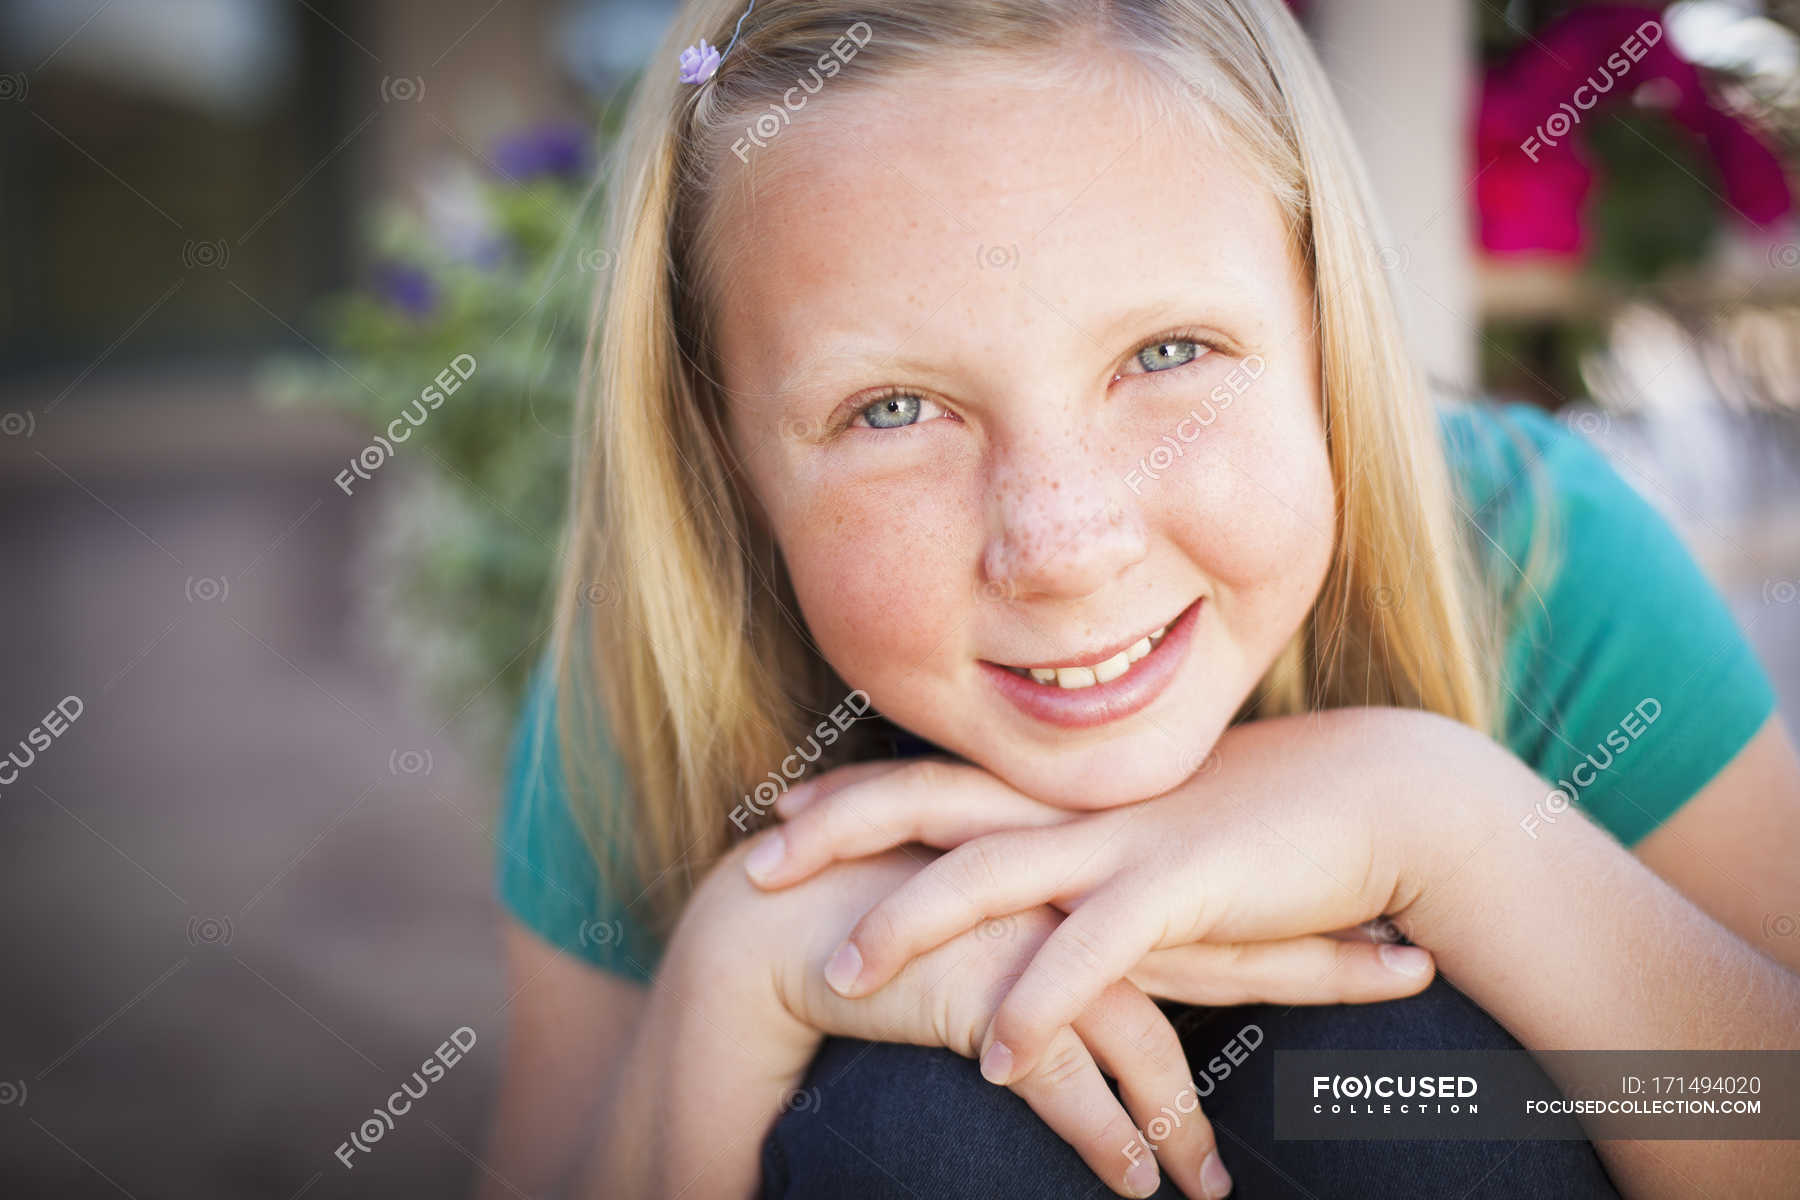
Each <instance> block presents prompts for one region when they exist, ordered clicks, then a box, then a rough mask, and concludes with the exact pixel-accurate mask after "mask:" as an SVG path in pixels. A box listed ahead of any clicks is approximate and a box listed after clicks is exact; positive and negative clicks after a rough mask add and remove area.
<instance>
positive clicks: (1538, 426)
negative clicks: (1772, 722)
mask: <svg viewBox="0 0 1800 1200" xmlns="http://www.w3.org/2000/svg"><path fill="white" fill-rule="evenodd" d="M1489 419H1490V420H1493V421H1494V423H1495V425H1496V427H1498V426H1502V425H1506V424H1510V425H1511V426H1512V427H1513V428H1514V429H1515V430H1517V431H1519V432H1520V433H1521V434H1523V436H1524V439H1525V442H1526V446H1525V447H1518V448H1515V449H1503V450H1501V451H1500V452H1499V453H1498V454H1497V455H1496V454H1495V453H1494V452H1493V451H1492V450H1490V451H1489V452H1488V462H1489V465H1490V467H1491V466H1492V465H1493V464H1495V463H1498V464H1499V466H1500V469H1499V471H1498V473H1497V474H1494V475H1490V477H1489V479H1490V486H1489V487H1488V488H1487V489H1486V492H1485V495H1484V497H1483V498H1482V499H1481V500H1480V501H1479V503H1480V504H1481V507H1483V508H1484V509H1485V510H1486V511H1485V512H1483V513H1479V514H1477V515H1478V517H1480V518H1481V520H1482V524H1483V525H1484V527H1485V528H1486V529H1487V531H1488V533H1489V535H1490V537H1491V539H1492V542H1491V544H1492V546H1493V547H1495V548H1497V549H1500V550H1503V551H1504V552H1505V554H1506V555H1507V557H1509V558H1510V559H1512V560H1513V562H1514V563H1517V564H1519V565H1523V564H1524V563H1525V562H1526V558H1527V555H1528V554H1529V552H1530V551H1531V549H1532V545H1531V543H1532V540H1533V539H1534V538H1538V537H1541V536H1543V533H1542V529H1541V527H1540V525H1539V523H1538V521H1537V519H1536V518H1537V515H1538V513H1537V509H1536V503H1535V499H1534V497H1535V496H1536V495H1537V494H1538V493H1537V492H1536V490H1535V489H1534V488H1533V487H1532V484H1531V481H1530V476H1529V474H1528V471H1527V469H1526V462H1525V458H1526V455H1527V453H1535V455H1536V457H1537V460H1538V462H1539V464H1540V469H1541V470H1542V472H1543V476H1544V478H1543V483H1544V485H1545V486H1544V487H1543V495H1544V497H1545V498H1546V499H1547V500H1548V502H1549V503H1551V504H1553V505H1554V506H1555V513H1554V516H1555V522H1554V529H1553V532H1552V533H1551V535H1550V543H1551V549H1550V555H1549V557H1550V561H1551V563H1552V564H1553V565H1552V566H1551V567H1550V569H1549V570H1548V571H1547V572H1546V573H1545V574H1546V580H1547V582H1543V583H1540V584H1539V585H1538V587H1537V589H1536V593H1535V594H1531V593H1527V594H1525V595H1524V596H1523V597H1522V599H1521V603H1520V605H1519V607H1518V608H1517V609H1516V610H1515V616H1514V621H1515V624H1514V625H1513V627H1512V628H1511V629H1510V631H1509V633H1508V637H1507V645H1506V672H1505V677H1506V682H1507V696H1506V702H1505V725H1506V731H1505V740H1506V742H1507V744H1508V745H1509V747H1510V748H1511V749H1512V750H1513V752H1514V753H1515V754H1517V755H1518V756H1519V757H1520V758H1521V759H1523V760H1524V761H1525V762H1526V763H1528V764H1530V765H1531V766H1532V768H1533V769H1534V770H1536V772H1537V773H1538V774H1539V775H1540V776H1541V777H1543V778H1544V779H1545V780H1546V781H1547V783H1548V784H1549V785H1550V787H1551V789H1552V791H1551V792H1550V793H1548V794H1547V796H1546V797H1545V798H1544V799H1546V800H1548V799H1549V798H1550V796H1551V795H1554V793H1555V792H1561V793H1562V796H1563V797H1566V800H1572V801H1573V802H1574V803H1575V804H1576V805H1577V806H1578V807H1579V808H1581V809H1582V811H1584V812H1585V813H1587V814H1588V816H1590V817H1591V818H1592V819H1593V820H1595V821H1596V822H1597V823H1599V824H1600V825H1602V826H1604V827H1605V828H1606V829H1608V830H1609V831H1610V832H1611V833H1612V834H1613V836H1614V837H1616V838H1617V839H1618V840H1619V841H1620V842H1621V843H1623V844H1624V845H1625V846H1627V847H1631V846H1635V845H1636V844H1637V843H1638V842H1639V841H1640V840H1642V839H1643V838H1644V837H1645V836H1646V835H1647V834H1649V833H1650V832H1651V831H1652V830H1654V829H1655V828H1656V827H1657V826H1658V825H1660V824H1661V823H1662V822H1663V821H1664V820H1666V819H1667V818H1668V817H1669V815H1670V814H1672V813H1673V812H1675V810H1677V809H1678V808H1680V807H1681V806H1682V805H1683V804H1684V803H1686V802H1687V801H1688V800H1689V799H1690V798H1692V797H1693V796H1694V795H1695V794H1696V793H1697V792H1699V791H1700V790H1701V789H1702V788H1704V787H1705V786H1706V784H1707V783H1708V782H1710V781H1711V780H1712V778H1713V777H1714V776H1715V775H1717V774H1718V773H1719V771H1720V770H1721V769H1722V768H1723V767H1724V766H1725V765H1726V764H1727V763H1729V762H1730V761H1731V759H1732V758H1733V757H1735V756H1736V754H1737V753H1738V751H1739V750H1741V749H1742V748H1743V746H1744V745H1745V743H1747V742H1748V741H1749V740H1750V738H1751V737H1752V736H1753V735H1754V734H1755V733H1756V731H1757V730H1758V729H1759V728H1761V726H1762V725H1763V723H1764V721H1765V720H1767V718H1768V717H1769V714H1770V713H1771V712H1772V711H1773V710H1774V707H1775V693H1774V689H1773V687H1772V686H1771V684H1770V682H1769V678H1768V676H1767V674H1766V673H1765V672H1764V670H1763V667H1762V665H1761V663H1760V662H1758V660H1757V657H1756V654H1755V651H1754V650H1753V649H1752V648H1751V646H1750V644H1749V643H1748V641H1747V640H1746V639H1745V637H1744V635H1743V633H1742V631H1741V630H1740V629H1739V628H1738V625H1737V623H1736V621H1735V620H1734V619H1733V617H1732V615H1731V613H1730V611H1729V609H1728V608H1727V607H1726V605H1725V602H1724V600H1723V599H1722V597H1721V596H1720V595H1719V593H1718V592H1717V591H1716V590H1715V589H1714V587H1713V585H1712V584H1711V583H1710V582H1709V581H1708V579H1707V578H1706V576H1705V574H1704V573H1703V572H1702V570H1701V569H1700V567H1699V565H1698V564H1697V563H1696V562H1695V561H1694V559H1693V557H1692V555H1690V554H1689V552H1688V550H1687V548H1686V547H1685V546H1684V545H1683V544H1682V542H1681V540H1680V539H1679V537H1678V536H1677V535H1676V534H1675V532H1674V530H1673V529H1671V528H1670V526H1669V524H1668V523H1667V522H1666V521H1665V520H1664V518H1663V517H1662V516H1661V514H1660V513H1658V512H1657V510H1656V509H1655V508H1654V507H1653V506H1652V505H1651V504H1650V503H1649V502H1648V501H1646V500H1645V499H1644V498H1643V497H1642V496H1641V495H1639V494H1638V492H1636V491H1635V490H1634V489H1633V488H1632V487H1631V485H1630V484H1628V483H1627V482H1626V481H1625V480H1624V479H1622V478H1621V477H1620V476H1619V474H1618V473H1617V472H1616V471H1615V470H1614V469H1613V467H1612V466H1611V464H1610V463H1608V461H1607V460H1606V458H1605V457H1604V456H1603V455H1602V454H1601V453H1600V452H1599V451H1598V450H1596V449H1595V448H1594V447H1593V446H1592V445H1591V444H1590V443H1589V442H1588V441H1587V440H1586V439H1585V438H1583V437H1582V436H1581V435H1580V434H1579V433H1577V432H1575V431H1574V430H1571V429H1569V428H1567V427H1565V426H1564V425H1562V424H1561V423H1560V422H1558V421H1556V420H1555V419H1554V418H1552V417H1550V416H1549V415H1548V414H1545V413H1543V412H1542V411H1541V410H1538V409H1534V408H1530V407H1528V406H1524V405H1507V406H1504V407H1503V408H1501V409H1500V410H1499V411H1498V412H1497V413H1492V414H1491V415H1490V417H1489ZM1500 440H1501V441H1502V442H1504V440H1505V434H1504V433H1502V434H1501V438H1500ZM1561 802H1566V801H1563V800H1560V799H1559V800H1558V801H1557V802H1556V803H1561ZM1556 803H1551V804H1547V805H1543V810H1544V811H1543V812H1542V813H1541V814H1540V817H1539V819H1540V821H1542V822H1543V823H1544V824H1545V825H1548V824H1550V822H1551V821H1552V820H1553V818H1554V816H1555V813H1556V811H1557V809H1556ZM1539 828H1541V827H1539Z"/></svg>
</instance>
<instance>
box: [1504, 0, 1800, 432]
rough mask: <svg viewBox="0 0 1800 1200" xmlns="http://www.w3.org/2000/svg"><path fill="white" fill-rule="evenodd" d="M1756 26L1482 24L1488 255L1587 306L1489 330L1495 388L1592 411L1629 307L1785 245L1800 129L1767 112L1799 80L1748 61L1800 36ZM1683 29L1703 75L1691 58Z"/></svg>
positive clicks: (1718, 22)
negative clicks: (1755, 47)
mask: <svg viewBox="0 0 1800 1200" xmlns="http://www.w3.org/2000/svg"><path fill="white" fill-rule="evenodd" d="M1747 22H1748V18H1746V17H1744V15H1743V14H1741V13H1735V12H1729V11H1727V10H1726V6H1723V5H1718V4H1711V5H1707V4H1677V5H1673V6H1670V7H1669V8H1667V9H1661V8H1655V7H1648V6H1643V5H1621V4H1610V3H1592V4H1584V3H1575V4H1571V3H1568V0H1509V2H1508V3H1507V4H1505V5H1504V6H1503V7H1502V6H1498V5H1486V6H1483V7H1482V8H1481V10H1480V31H1481V45H1482V57H1483V59H1484V62H1485V69H1484V73H1483V77H1482V82H1481V89H1480V96H1479V107H1478V110H1477V114H1476V138H1475V142H1476V144H1475V155H1476V160H1477V162H1478V164H1479V166H1478V168H1477V170H1478V174H1477V177H1476V181H1475V193H1476V199H1477V217H1478V230H1479V236H1480V241H1481V245H1482V249H1483V250H1484V251H1485V252H1486V253H1487V254H1488V255H1489V256H1490V258H1491V259H1495V260H1501V259H1509V258H1518V259H1523V260H1526V261H1528V262H1529V261H1532V260H1536V261H1538V262H1543V261H1546V260H1548V261H1551V262H1560V263H1562V264H1564V265H1565V266H1566V268H1567V269H1568V270H1569V271H1570V274H1571V281H1570V283H1569V285H1568V286H1569V290H1570V292H1571V293H1572V294H1576V295H1579V296H1581V297H1584V298H1585V301H1586V302H1584V303H1581V304H1576V305H1574V306H1572V307H1571V308H1569V309H1567V310H1557V311H1547V312H1544V313H1542V314H1539V315H1537V316H1533V317H1524V316H1521V315H1519V314H1516V313H1515V314H1509V315H1508V316H1507V317H1505V318H1499V319H1494V320H1490V321H1489V322H1488V323H1487V325H1486V327H1485V328H1484V330H1483V338H1484V352H1483V361H1484V374H1483V378H1484V379H1486V380H1488V381H1489V382H1490V383H1491V384H1497V385H1500V386H1503V387H1505V388H1507V389H1508V390H1510V391H1514V392H1517V393H1520V394H1524V395H1528V396H1531V397H1532V398H1534V399H1537V400H1538V401H1539V402H1541V403H1544V404H1546V405H1549V406H1552V407H1554V406H1555V405H1556V404H1557V403H1559V402H1560V400H1561V399H1563V398H1565V397H1571V396H1577V395H1580V394H1581V391H1582V384H1581V369H1580V363H1581V359H1582V357H1583V355H1585V354H1586V353H1587V352H1589V351H1591V350H1593V349H1594V348H1595V347H1596V346H1597V345H1600V344H1603V343H1604V341H1605V339H1606V337H1607V336H1608V335H1607V333H1606V329H1607V326H1608V318H1609V316H1610V313H1611V311H1612V310H1614V309H1615V308H1616V306H1617V303H1619V302H1621V300H1622V298H1624V297H1628V296H1642V295H1645V294H1648V293H1650V292H1652V291H1656V290H1662V289H1666V288H1668V287H1674V286H1678V285H1680V284H1681V283H1682V282H1683V281H1692V280H1695V279H1698V278H1702V277H1704V275H1705V274H1706V273H1707V271H1708V270H1709V269H1710V268H1711V267H1712V266H1713V264H1714V263H1715V262H1716V261H1717V260H1718V259H1719V257H1720V255H1721V253H1722V252H1724V251H1726V250H1728V248H1729V246H1728V243H1729V242H1730V241H1732V240H1742V241H1745V242H1747V243H1754V241H1755V240H1756V239H1757V238H1762V239H1773V240H1776V241H1779V240H1780V239H1781V238H1782V236H1783V231H1784V230H1786V229H1791V228H1792V210H1793V201H1792V193H1791V190H1790V187H1789V185H1788V182H1787V180H1786V174H1787V171H1788V167H1787V164H1788V163H1789V162H1792V161H1793V156H1794V146H1793V145H1792V144H1791V142H1790V140H1789V137H1790V130H1789V122H1788V121H1787V120H1786V119H1785V117H1786V115H1791V113H1785V110H1783V109H1782V107H1781V106H1780V105H1779V104H1776V103H1771V102H1770V98H1772V97H1773V98H1779V97H1781V96H1782V95H1783V94H1785V93H1793V92H1794V90H1795V89H1794V87H1793V79H1792V77H1791V69H1790V73H1789V77H1788V78H1786V80H1785V83H1784V82H1783V81H1782V80H1780V79H1775V78H1773V77H1772V76H1771V77H1768V78H1765V77H1764V76H1767V75H1768V74H1769V73H1768V72H1767V71H1766V70H1765V69H1764V68H1766V66H1767V63H1766V62H1765V61H1763V60H1765V59H1769V58H1770V57H1771V54H1772V52H1770V53H1765V54H1764V55H1762V56H1761V57H1760V58H1759V57H1758V56H1757V55H1752V54H1749V53H1747V52H1746V51H1745V50H1744V47H1745V46H1748V45H1749V44H1750V43H1751V40H1752V39H1750V38H1749V35H1750V34H1754V35H1755V37H1756V39H1760V41H1759V42H1758V44H1761V45H1764V47H1765V49H1767V47H1768V46H1771V45H1774V44H1775V43H1778V42H1784V41H1785V42H1788V43H1791V42H1792V41H1793V36H1792V34H1791V33H1790V32H1788V31H1786V30H1785V29H1784V28H1783V27H1781V26H1779V25H1777V24H1774V23H1772V22H1769V21H1766V20H1765V21H1763V22H1761V24H1760V25H1758V26H1757V28H1756V29H1754V30H1752V29H1750V28H1749V26H1748V23H1747ZM1677 26H1680V27H1681V28H1682V29H1684V30H1686V31H1687V32H1688V34H1689V36H1688V37H1687V39H1686V43H1687V49H1689V50H1692V49H1695V48H1696V47H1698V48H1699V49H1700V50H1701V51H1702V52H1701V53H1700V54H1699V55H1698V57H1697V58H1695V59H1692V60H1690V58H1689V57H1687V54H1686V51H1685V50H1684V49H1682V48H1678V46H1677V43H1678V41H1681V40H1682V39H1679V38H1677V37H1676V36H1675V33H1674V32H1672V31H1676V29H1677ZM1728 27H1729V29H1728ZM1721 31H1726V32H1731V33H1733V36H1722V35H1721ZM1702 35H1704V36H1702ZM1781 57H1782V56H1781V55H1779V54H1773V58H1776V59H1779V58H1781ZM1790 57H1791V56H1790ZM1759 72H1760V73H1759ZM1581 89H1585V90H1586V91H1587V92H1588V93H1589V94H1590V96H1589V99H1588V100H1587V101H1586V102H1583V101H1582V100H1581V99H1580V97H1579V95H1578V90H1581ZM1757 97H1761V99H1760V100H1759V99H1757ZM1790 98H1791V97H1790ZM1583 103H1586V104H1588V105H1591V106H1592V111H1586V110H1585V109H1580V108H1577V107H1575V106H1576V105H1578V104H1583ZM1784 114H1785V115H1784ZM1756 230H1760V231H1761V232H1760V233H1756V232H1754V231H1756ZM1728 232H1730V233H1733V234H1737V235H1739V237H1738V238H1736V239H1728V238H1727V237H1726V235H1727V233H1728ZM1746 233H1749V234H1750V237H1748V238H1745V237H1743V236H1742V235H1744V234H1746Z"/></svg>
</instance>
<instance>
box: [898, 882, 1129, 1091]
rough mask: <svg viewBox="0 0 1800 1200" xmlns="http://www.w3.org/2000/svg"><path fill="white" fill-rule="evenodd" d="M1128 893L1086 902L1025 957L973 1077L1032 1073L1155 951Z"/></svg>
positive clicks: (1112, 891) (1002, 1079)
mask: <svg viewBox="0 0 1800 1200" xmlns="http://www.w3.org/2000/svg"><path fill="white" fill-rule="evenodd" d="M921 874H923V872H921ZM915 878H917V877H916V876H915ZM908 882H911V881H908ZM1132 892H1133V889H1131V888H1128V887H1109V888H1107V889H1105V890H1104V891H1102V892H1099V893H1096V894H1095V895H1093V896H1091V897H1089V898H1088V899H1087V900H1086V901H1085V902H1084V903H1082V904H1081V905H1079V906H1078V907H1077V908H1076V909H1075V911H1074V912H1072V913H1070V914H1069V915H1068V916H1067V917H1066V918H1064V919H1063V923H1062V924H1061V925H1058V926H1057V927H1056V929H1055V930H1054V931H1053V932H1052V933H1051V934H1050V936H1049V937H1048V938H1046V939H1045V940H1044V944H1043V945H1042V946H1040V947H1039V948H1038V952H1037V953H1036V954H1035V955H1033V956H1032V959H1031V963H1030V964H1029V965H1028V966H1027V967H1026V968H1025V971H1024V973H1023V974H1022V975H1020V976H1019V981H1018V983H1016V984H1014V985H1013V988H1012V990H1011V991H1010V992H1008V993H1007V996H1006V999H1004V1000H1002V1001H1001V1002H1000V1007H999V1008H998V1009H996V1010H995V1012H994V1020H993V1023H992V1024H991V1025H989V1027H988V1033H987V1044H986V1045H985V1046H983V1047H982V1051H981V1073H982V1074H983V1075H984V1076H986V1077H987V1078H988V1079H989V1080H990V1081H991V1082H994V1083H1006V1082H1009V1081H1011V1080H1013V1079H1017V1078H1018V1077H1019V1076H1020V1075H1021V1074H1024V1073H1026V1072H1029V1071H1031V1070H1032V1069H1034V1068H1035V1066H1036V1064H1037V1061H1038V1058H1039V1056H1040V1055H1041V1054H1043V1052H1044V1048H1045V1047H1046V1046H1048V1045H1049V1044H1050V1039H1051V1038H1052V1037H1054V1036H1055V1035H1056V1031H1057V1030H1058V1029H1061V1028H1062V1027H1063V1026H1064V1025H1068V1024H1070V1023H1072V1022H1073V1021H1075V1020H1076V1018H1078V1017H1079V1016H1080V1015H1081V1014H1082V1013H1083V1012H1085V1011H1086V1010H1087V1008H1088V1007H1089V1006H1090V1005H1092V1004H1093V1003H1094V1002H1095V1001H1096V1000H1098V999H1099V998H1100V993H1102V992H1104V991H1105V990H1106V989H1107V988H1108V987H1110V986H1112V984H1114V983H1115V982H1117V981H1118V980H1121V979H1124V978H1125V977H1126V975H1127V974H1128V973H1129V972H1130V971H1131V969H1132V968H1133V967H1135V966H1136V965H1137V964H1138V961H1139V960H1140V959H1142V958H1143V957H1144V955H1146V954H1148V953H1149V952H1150V950H1151V948H1152V947H1154V946H1155V945H1156V942H1157V938H1158V936H1159V935H1158V933H1157V931H1155V930H1149V929H1146V928H1144V922H1145V919H1146V917H1147V916H1148V914H1146V913H1145V912H1144V911H1143V905H1144V901H1143V896H1142V894H1141V893H1138V894H1136V895H1135V896H1134V895H1133V894H1132Z"/></svg>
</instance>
